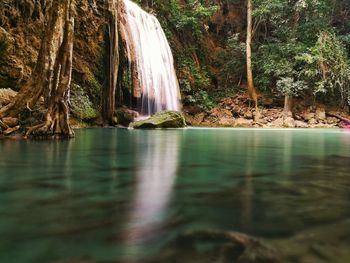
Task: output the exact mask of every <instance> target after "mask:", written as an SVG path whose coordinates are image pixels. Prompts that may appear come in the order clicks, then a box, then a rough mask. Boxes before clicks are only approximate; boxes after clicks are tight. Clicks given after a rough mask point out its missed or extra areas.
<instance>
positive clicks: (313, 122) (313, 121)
mask: <svg viewBox="0 0 350 263" xmlns="http://www.w3.org/2000/svg"><path fill="white" fill-rule="evenodd" d="M309 124H310V125H315V124H317V120H316V119H315V118H312V119H310V120H309Z"/></svg>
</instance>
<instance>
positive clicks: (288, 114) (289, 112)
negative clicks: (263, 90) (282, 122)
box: [283, 95, 294, 118]
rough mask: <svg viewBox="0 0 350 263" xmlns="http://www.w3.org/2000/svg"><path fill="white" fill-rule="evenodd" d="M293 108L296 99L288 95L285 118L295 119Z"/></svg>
mask: <svg viewBox="0 0 350 263" xmlns="http://www.w3.org/2000/svg"><path fill="white" fill-rule="evenodd" d="M293 106H294V99H293V97H292V96H288V95H286V96H285V97H284V111H283V114H284V117H285V118H286V117H293Z"/></svg>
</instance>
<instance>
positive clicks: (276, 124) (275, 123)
mask: <svg viewBox="0 0 350 263" xmlns="http://www.w3.org/2000/svg"><path fill="white" fill-rule="evenodd" d="M283 123H284V122H283V118H278V119H276V120H274V121H273V122H271V126H272V127H275V128H282V127H283Z"/></svg>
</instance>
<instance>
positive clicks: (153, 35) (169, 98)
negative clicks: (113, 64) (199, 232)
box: [119, 0, 180, 115]
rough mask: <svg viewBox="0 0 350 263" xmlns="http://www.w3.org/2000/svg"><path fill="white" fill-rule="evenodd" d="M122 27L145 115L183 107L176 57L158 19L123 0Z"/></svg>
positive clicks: (140, 106)
mask: <svg viewBox="0 0 350 263" xmlns="http://www.w3.org/2000/svg"><path fill="white" fill-rule="evenodd" d="M121 6H122V7H121V10H120V16H121V17H120V19H119V20H120V30H121V34H122V37H123V38H124V40H125V42H126V43H125V44H126V49H127V53H128V54H127V55H128V59H129V63H130V66H131V74H132V78H133V81H132V82H133V83H132V84H133V96H134V97H136V98H138V101H139V102H138V106H137V110H138V111H139V112H140V114H141V115H150V114H153V113H156V112H160V111H168V110H174V111H179V110H180V91H179V84H178V80H177V77H176V73H175V68H174V59H173V55H172V52H171V49H170V46H169V43H168V41H167V39H166V36H165V33H164V31H163V29H162V27H161V25H160V23H159V21H158V19H157V18H156V17H155V16H153V15H150V14H148V13H147V12H145V11H144V10H142V9H141V8H140V7H139V6H138V5H137V4H135V3H133V2H132V1H130V0H123V1H122V5H121Z"/></svg>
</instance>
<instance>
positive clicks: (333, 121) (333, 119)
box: [327, 117, 339, 125]
mask: <svg viewBox="0 0 350 263" xmlns="http://www.w3.org/2000/svg"><path fill="white" fill-rule="evenodd" d="M327 123H328V124H334V125H336V124H338V123H339V120H338V119H337V118H335V117H328V118H327Z"/></svg>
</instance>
